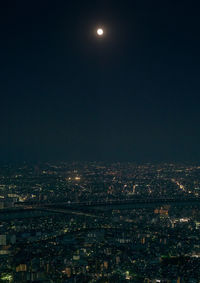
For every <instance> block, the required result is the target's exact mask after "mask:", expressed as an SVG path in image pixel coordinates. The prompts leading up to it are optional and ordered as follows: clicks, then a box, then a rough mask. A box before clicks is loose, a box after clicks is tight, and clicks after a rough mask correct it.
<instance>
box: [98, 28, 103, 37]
mask: <svg viewBox="0 0 200 283" xmlns="http://www.w3.org/2000/svg"><path fill="white" fill-rule="evenodd" d="M97 34H98V35H100V36H101V35H103V29H102V28H99V29H98V30H97Z"/></svg>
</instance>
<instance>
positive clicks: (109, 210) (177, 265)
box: [0, 162, 200, 283]
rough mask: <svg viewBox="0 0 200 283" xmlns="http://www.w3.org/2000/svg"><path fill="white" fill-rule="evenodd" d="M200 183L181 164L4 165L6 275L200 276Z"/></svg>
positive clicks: (1, 247) (46, 278)
mask: <svg viewBox="0 0 200 283" xmlns="http://www.w3.org/2000/svg"><path fill="white" fill-rule="evenodd" d="M199 182H200V167H198V166H187V165H174V164H163V165H152V164H145V165H140V166H138V165H134V164H131V163H114V164H105V163H97V162H91V163H60V164H42V165H39V166H32V165H26V164H25V165H23V166H21V167H17V166H4V167H2V170H1V171H0V202H1V210H0V282H14V283H23V282H46V283H55V282H63V283H64V282H91V283H92V282H152V283H154V282H163V283H164V282H167V283H170V282H176V283H181V282H189V283H198V282H200V272H199V270H200V236H199V235H200V203H199V201H198V200H199V192H200V191H199V186H200V184H199ZM169 197H170V199H172V200H173V199H174V200H175V201H174V202H173V201H172V202H171V203H165V202H163V201H162V200H163V199H165V198H169ZM129 200H133V201H129ZM141 200H142V201H141ZM144 200H148V201H147V202H145V201H144ZM155 200H156V201H155ZM158 200H160V202H159V201H158ZM179 200H180V201H179ZM187 200H188V201H187ZM112 201H113V202H112ZM91 202H92V203H95V204H96V205H83V204H85V203H86V204H87V203H91ZM98 203H99V204H98ZM60 204H61V205H60ZM69 204H70V205H69ZM73 204H74V205H73Z"/></svg>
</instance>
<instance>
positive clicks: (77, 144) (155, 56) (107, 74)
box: [0, 0, 200, 162]
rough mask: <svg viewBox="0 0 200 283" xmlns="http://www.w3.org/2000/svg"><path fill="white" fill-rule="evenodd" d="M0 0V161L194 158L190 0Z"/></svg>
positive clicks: (196, 72)
mask: <svg viewBox="0 0 200 283" xmlns="http://www.w3.org/2000/svg"><path fill="white" fill-rule="evenodd" d="M1 2H2V3H1V4H0V30H1V35H0V36H1V37H0V39H1V44H0V130H1V132H0V133H1V136H0V161H3V162H7V161H22V160H27V161H32V160H33V161H41V160H113V161H115V160H122V161H126V160H128V161H137V162H143V161H145V162H146V161H197V162H198V161H199V158H200V111H199V108H200V97H199V95H200V80H199V78H200V32H199V30H200V29H199V28H200V17H199V8H200V6H199V4H198V2H199V1H184V0H182V1H175V0H173V1H161V0H159V1H149V0H137V1H136V0H135V1H134V0H130V1H128V0H123V1H122V0H121V1H117V0H115V1H109V0H105V1H95V0H93V1H84V0H80V1H78V0H77V1H75V0H71V1H69V0H56V1H55V0H28V1H27V0H25V1H24V0H16V1H12V0H11V1H1ZM98 26H103V27H104V29H105V36H104V37H103V38H101V39H100V38H98V37H97V36H96V35H95V29H96V28H97V27H98Z"/></svg>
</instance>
